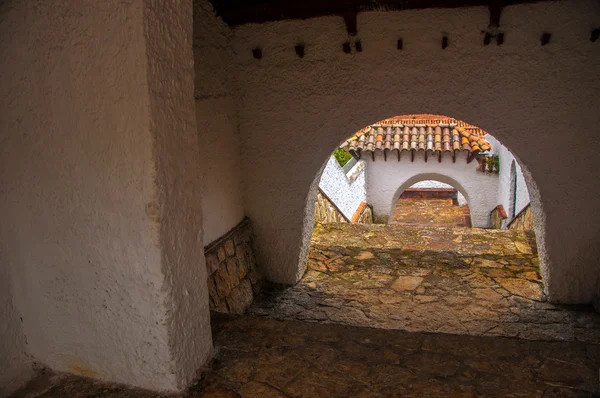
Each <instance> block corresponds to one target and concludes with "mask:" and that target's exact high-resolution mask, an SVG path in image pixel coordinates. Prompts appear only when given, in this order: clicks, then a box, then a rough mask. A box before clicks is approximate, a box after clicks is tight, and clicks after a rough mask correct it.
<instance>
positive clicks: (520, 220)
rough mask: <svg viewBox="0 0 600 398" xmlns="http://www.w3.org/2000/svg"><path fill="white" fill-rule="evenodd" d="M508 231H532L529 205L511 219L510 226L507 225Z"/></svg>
mask: <svg viewBox="0 0 600 398" xmlns="http://www.w3.org/2000/svg"><path fill="white" fill-rule="evenodd" d="M508 229H514V230H517V231H533V216H532V215H531V207H530V206H529V205H527V207H525V208H524V209H523V210H521V211H520V212H519V214H517V215H516V217H515V218H513V219H512V221H511V222H510V224H508Z"/></svg>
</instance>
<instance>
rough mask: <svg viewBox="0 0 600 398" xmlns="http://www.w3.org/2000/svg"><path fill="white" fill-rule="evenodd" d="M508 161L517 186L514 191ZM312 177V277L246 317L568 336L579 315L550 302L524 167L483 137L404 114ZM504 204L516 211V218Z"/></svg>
mask: <svg viewBox="0 0 600 398" xmlns="http://www.w3.org/2000/svg"><path fill="white" fill-rule="evenodd" d="M340 152H341V154H340ZM340 158H345V162H344V161H340ZM511 164H515V169H514V174H515V175H516V179H518V181H519V182H518V183H517V187H519V186H520V188H514V189H513V188H511V184H510V181H511V176H510V173H511V167H510V166H508V165H511ZM316 178H317V180H316V185H317V186H318V189H317V190H316V194H315V197H314V198H313V199H312V200H314V201H315V211H314V221H315V222H314V223H313V224H312V225H314V230H313V231H312V238H311V241H310V249H309V254H308V264H307V270H306V272H305V274H304V276H303V278H302V279H301V280H300V282H299V283H298V284H297V285H296V286H293V287H277V286H274V287H273V288H272V289H266V291H265V294H264V295H263V296H262V297H261V298H259V299H257V300H256V301H255V303H254V304H253V306H252V307H251V309H250V312H251V313H253V314H255V315H261V316H269V317H274V318H277V319H298V320H308V321H314V322H333V323H343V324H348V325H358V326H368V327H377V328H384V329H400V330H407V331H425V332H443V333H454V334H469V335H499V336H511V337H514V336H519V337H524V338H530V339H539V338H544V336H547V335H549V334H552V333H553V334H555V335H556V333H558V335H560V336H562V337H564V338H568V336H572V335H573V333H574V330H573V328H574V325H573V323H572V322H571V321H569V319H573V316H577V315H576V310H573V309H565V308H562V307H559V306H553V305H551V304H549V303H547V302H546V296H545V294H544V289H543V281H542V275H541V272H540V267H539V257H538V252H537V246H536V241H535V234H534V232H533V221H532V217H531V213H530V212H529V210H528V209H529V194H528V192H527V188H526V185H525V183H524V177H523V175H522V172H521V170H520V168H519V167H518V164H517V162H516V159H515V158H514V156H513V155H512V154H511V153H510V151H508V149H506V148H505V147H504V146H503V145H502V144H501V143H500V142H499V141H498V140H496V139H495V138H494V137H493V136H491V135H490V134H488V133H487V132H485V131H483V130H481V129H479V128H478V127H476V126H472V125H470V124H468V123H465V122H462V121H458V120H456V119H452V118H449V117H446V116H438V115H408V116H397V117H394V118H391V119H386V120H383V121H380V122H377V123H375V124H373V125H370V126H367V127H366V128H364V129H361V130H360V131H358V132H356V133H355V134H353V135H352V136H351V137H350V138H349V139H347V140H346V141H344V142H343V143H342V144H341V145H340V146H339V148H335V152H334V153H332V155H331V156H330V157H329V159H328V160H327V162H326V164H325V166H324V167H323V169H322V172H321V174H320V175H318V176H317V177H316ZM520 182H523V184H522V185H518V184H519V183H520ZM517 191H518V192H517ZM511 198H513V199H511ZM514 198H517V200H514ZM515 203H516V204H515ZM505 208H511V209H515V210H514V212H511V213H510V214H511V216H510V217H509V216H508V214H507V213H506V211H505ZM327 214H330V216H327ZM527 214H529V215H528V216H526V215H527ZM331 215H335V217H334V216H331ZM526 218H527V219H528V220H529V222H524V221H523V220H524V219H526ZM569 312H571V314H569ZM525 313H527V314H528V315H527V317H523V316H522V315H520V314H525ZM557 314H560V315H557ZM550 318H552V319H553V321H552V322H551V323H552V326H550V323H549V322H548V320H549V319H550Z"/></svg>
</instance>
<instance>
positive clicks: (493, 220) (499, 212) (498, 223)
mask: <svg viewBox="0 0 600 398" xmlns="http://www.w3.org/2000/svg"><path fill="white" fill-rule="evenodd" d="M504 220H506V211H504V207H503V206H502V205H498V206H496V207H494V210H492V212H491V213H490V227H491V228H493V229H502V224H503V222H504Z"/></svg>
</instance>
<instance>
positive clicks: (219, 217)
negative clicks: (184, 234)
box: [194, 1, 244, 245]
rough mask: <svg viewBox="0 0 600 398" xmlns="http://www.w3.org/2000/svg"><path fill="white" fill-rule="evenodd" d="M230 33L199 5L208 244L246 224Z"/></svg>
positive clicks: (197, 54)
mask: <svg viewBox="0 0 600 398" xmlns="http://www.w3.org/2000/svg"><path fill="white" fill-rule="evenodd" d="M230 41H231V31H230V29H229V28H228V27H227V26H226V25H225V23H224V22H223V21H222V20H221V19H217V18H215V16H214V10H213V7H212V5H211V4H210V3H209V2H208V1H195V2H194V61H195V72H196V73H195V84H194V85H195V93H194V94H195V99H196V117H197V126H198V140H199V142H200V148H201V151H202V152H201V155H202V166H203V181H204V188H203V190H202V214H203V215H204V220H203V227H204V244H205V245H208V244H209V243H211V242H212V241H214V240H216V239H218V238H219V237H221V236H223V235H224V234H225V233H227V231H229V230H230V229H231V228H233V227H235V226H236V225H237V224H238V223H239V222H240V221H241V220H242V219H243V218H244V207H243V200H242V185H241V184H242V181H241V170H240V168H241V162H240V137H239V133H238V129H237V120H236V114H235V112H236V110H235V103H234V97H233V95H232V87H231V84H230V83H231V76H232V74H233V70H232V69H233V68H232V64H233V63H232V54H231V47H230Z"/></svg>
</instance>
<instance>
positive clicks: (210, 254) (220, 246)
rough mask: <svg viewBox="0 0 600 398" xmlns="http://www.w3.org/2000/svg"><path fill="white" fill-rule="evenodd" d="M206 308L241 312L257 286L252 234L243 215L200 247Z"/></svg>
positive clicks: (235, 312) (250, 301)
mask: <svg viewBox="0 0 600 398" xmlns="http://www.w3.org/2000/svg"><path fill="white" fill-rule="evenodd" d="M204 254H205V256H206V268H207V271H208V292H209V296H210V309H211V310H212V311H216V312H225V313H232V314H241V313H243V312H244V311H245V310H246V308H248V306H249V305H250V304H251V303H252V300H253V299H254V296H255V295H256V294H257V293H258V291H259V290H260V282H261V277H260V274H259V272H258V269H257V266H256V259H255V256H254V235H253V233H252V228H251V225H250V220H249V219H248V218H245V219H244V220H243V221H242V222H240V223H239V224H238V225H237V226H235V227H234V228H233V229H232V230H231V231H229V232H227V233H226V234H225V235H223V236H222V237H221V238H219V239H217V240H216V241H214V242H213V243H211V244H210V245H208V246H206V247H205V248H204Z"/></svg>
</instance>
